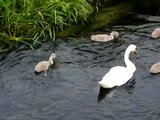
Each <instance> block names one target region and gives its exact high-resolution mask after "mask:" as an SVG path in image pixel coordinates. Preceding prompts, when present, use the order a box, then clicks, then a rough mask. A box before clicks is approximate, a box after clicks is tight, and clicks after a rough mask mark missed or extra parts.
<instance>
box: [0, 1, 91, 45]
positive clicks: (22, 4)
mask: <svg viewBox="0 0 160 120" xmlns="http://www.w3.org/2000/svg"><path fill="white" fill-rule="evenodd" d="M92 11H93V8H92V7H91V5H90V4H89V3H88V2H87V1H86V0H40V1H37V0H0V18H1V19H0V26H1V27H0V46H1V48H3V47H6V45H7V46H8V47H9V46H12V45H14V44H16V43H19V42H25V43H28V42H30V41H31V42H36V41H37V40H38V39H39V38H40V37H50V38H52V39H53V40H54V39H55V33H56V32H58V31H62V30H63V29H64V28H66V27H67V26H71V25H75V24H83V23H84V21H86V20H87V18H88V17H89V15H90V14H91V13H92Z"/></svg>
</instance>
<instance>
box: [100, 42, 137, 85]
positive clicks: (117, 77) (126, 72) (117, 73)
mask: <svg viewBox="0 0 160 120" xmlns="http://www.w3.org/2000/svg"><path fill="white" fill-rule="evenodd" d="M136 51H137V48H136V46H135V45H133V44H131V45H130V46H129V47H128V48H127V49H126V52H125V55H124V61H125V64H126V67H123V66H116V67H113V68H111V69H110V71H109V72H108V73H106V74H105V76H104V77H103V78H102V80H101V81H100V82H98V83H99V84H100V86H101V87H103V88H113V87H115V86H121V85H123V84H125V83H126V82H127V81H128V80H129V79H130V78H132V76H133V74H134V72H135V71H136V66H135V65H134V64H133V63H132V62H131V61H130V60H129V54H130V52H134V53H136Z"/></svg>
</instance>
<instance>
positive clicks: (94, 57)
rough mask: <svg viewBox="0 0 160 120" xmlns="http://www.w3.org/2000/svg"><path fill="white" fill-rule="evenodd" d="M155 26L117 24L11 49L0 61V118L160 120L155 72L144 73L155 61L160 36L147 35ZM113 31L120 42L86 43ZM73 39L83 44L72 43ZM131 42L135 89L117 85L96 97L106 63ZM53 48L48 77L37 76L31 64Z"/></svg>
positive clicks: (117, 61) (116, 61)
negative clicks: (135, 47)
mask: <svg viewBox="0 0 160 120" xmlns="http://www.w3.org/2000/svg"><path fill="white" fill-rule="evenodd" d="M158 26H159V27H160V22H156V23H147V24H142V25H123V26H121V25H117V26H113V27H110V28H106V29H103V30H102V31H94V32H92V33H88V36H81V37H78V38H77V37H76V38H75V37H68V38H66V39H65V41H64V40H57V42H56V44H53V43H52V42H46V43H43V44H42V45H41V46H40V47H38V48H37V49H34V50H31V49H24V48H19V49H17V50H15V51H13V52H11V53H10V54H8V55H7V56H6V57H5V58H3V60H1V61H0V73H1V74H0V120H135V119H136V120H159V119H160V79H159V78H160V74H157V75H151V74H150V73H149V69H150V67H151V65H152V64H153V63H156V62H158V61H160V39H152V38H151V32H152V31H153V30H154V28H155V27H158ZM112 30H116V31H118V32H119V33H120V34H121V35H122V38H121V40H119V41H116V42H113V41H111V42H107V43H98V42H91V41H90V35H91V34H97V33H105V32H106V33H108V32H110V31H112ZM74 39H78V40H80V41H83V42H81V43H80V44H78V45H77V44H74V42H73V41H72V40H74ZM84 41H85V42H84ZM130 44H135V45H136V46H137V47H138V55H137V56H135V55H134V54H131V55H130V59H131V61H133V63H134V64H135V65H136V67H137V71H136V72H135V74H134V77H133V78H134V79H135V80H136V84H135V87H134V88H132V89H126V87H123V86H122V87H119V88H116V89H114V90H113V91H110V93H105V91H104V94H103V96H99V94H100V87H99V85H98V84H97V82H98V81H100V80H101V79H102V77H103V75H104V74H105V73H106V72H108V70H109V69H110V68H111V67H113V66H117V65H125V64H124V60H123V57H124V52H125V49H126V48H127V47H128V45H130ZM52 52H55V53H56V54H57V59H56V63H55V65H54V66H52V67H51V68H50V69H49V70H48V71H47V76H44V74H43V73H42V74H40V75H36V74H35V73H34V66H35V65H36V64H37V63H38V62H39V61H41V60H46V59H48V57H49V56H50V54H51V53H52ZM117 79H118V78H117Z"/></svg>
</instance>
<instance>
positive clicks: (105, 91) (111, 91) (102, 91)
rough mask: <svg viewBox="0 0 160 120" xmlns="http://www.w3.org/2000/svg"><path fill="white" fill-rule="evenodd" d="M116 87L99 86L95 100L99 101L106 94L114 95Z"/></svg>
mask: <svg viewBox="0 0 160 120" xmlns="http://www.w3.org/2000/svg"><path fill="white" fill-rule="evenodd" d="M116 88H117V87H114V88H108V89H107V88H103V87H100V89H99V94H98V98H97V102H101V101H102V100H103V99H104V98H105V97H106V96H108V97H109V98H111V97H112V96H113V95H114V93H115V90H116Z"/></svg>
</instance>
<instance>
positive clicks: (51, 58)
mask: <svg viewBox="0 0 160 120" xmlns="http://www.w3.org/2000/svg"><path fill="white" fill-rule="evenodd" d="M55 58H56V54H55V53H52V54H51V56H50V57H49V62H50V63H51V64H53V59H55Z"/></svg>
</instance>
